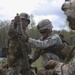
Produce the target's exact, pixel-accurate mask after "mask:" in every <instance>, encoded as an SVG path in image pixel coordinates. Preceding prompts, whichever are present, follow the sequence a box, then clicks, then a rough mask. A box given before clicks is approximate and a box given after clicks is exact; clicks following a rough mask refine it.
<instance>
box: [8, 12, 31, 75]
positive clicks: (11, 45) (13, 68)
mask: <svg viewBox="0 0 75 75" xmlns="http://www.w3.org/2000/svg"><path fill="white" fill-rule="evenodd" d="M28 16H29V15H28V14H27V13H21V14H20V18H22V19H27V20H28V23H30V19H29V18H28ZM23 30H24V29H23ZM23 33H24V34H26V35H27V33H26V30H24V32H23ZM8 35H9V39H8V50H7V63H8V67H9V68H8V73H7V75H21V71H22V66H23V55H22V50H21V44H20V41H19V40H18V39H17V38H18V37H17V29H16V24H15V23H14V20H12V22H11V25H10V28H9V31H8ZM27 36H28V35H27ZM26 44H27V45H28V43H26ZM28 50H30V49H29V47H28ZM28 52H29V51H28Z"/></svg>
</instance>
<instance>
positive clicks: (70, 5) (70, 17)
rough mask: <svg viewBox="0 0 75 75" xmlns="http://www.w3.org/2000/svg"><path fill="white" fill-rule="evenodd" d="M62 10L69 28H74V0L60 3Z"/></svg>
mask: <svg viewBox="0 0 75 75" xmlns="http://www.w3.org/2000/svg"><path fill="white" fill-rule="evenodd" d="M62 11H63V12H64V14H65V15H66V17H67V21H68V23H69V26H70V28H71V29H73V30H75V1H74V0H71V1H66V2H65V3H63V5H62Z"/></svg>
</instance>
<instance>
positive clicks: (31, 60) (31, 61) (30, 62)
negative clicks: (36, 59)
mask: <svg viewBox="0 0 75 75" xmlns="http://www.w3.org/2000/svg"><path fill="white" fill-rule="evenodd" d="M32 63H33V59H32V58H31V57H29V64H30V65H31V64H32Z"/></svg>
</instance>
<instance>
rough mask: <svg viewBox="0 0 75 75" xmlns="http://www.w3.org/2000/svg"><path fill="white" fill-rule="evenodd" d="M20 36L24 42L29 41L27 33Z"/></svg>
mask: <svg viewBox="0 0 75 75" xmlns="http://www.w3.org/2000/svg"><path fill="white" fill-rule="evenodd" d="M19 38H20V40H21V41H22V42H27V41H28V36H27V35H25V34H22V35H20V36H19Z"/></svg>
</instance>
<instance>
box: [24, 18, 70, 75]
mask: <svg viewBox="0 0 75 75" xmlns="http://www.w3.org/2000/svg"><path fill="white" fill-rule="evenodd" d="M52 28H53V26H52V24H51V21H50V20H49V19H43V20H41V21H40V22H39V23H38V25H37V29H38V31H39V32H40V33H41V35H42V36H41V38H40V39H39V40H35V39H32V38H30V37H29V38H26V37H25V40H28V43H30V44H33V45H34V46H35V47H37V49H36V50H35V52H34V55H33V56H32V57H31V58H30V60H29V61H30V63H32V62H34V61H36V60H37V59H38V58H39V56H40V55H42V57H43V61H42V65H43V67H45V65H46V64H47V63H48V61H49V60H51V59H53V60H57V61H63V60H64V59H65V57H66V55H67V54H65V53H66V52H68V51H67V49H69V48H66V49H65V45H64V44H63V43H62V41H61V39H60V37H59V35H58V34H55V33H53V32H52ZM65 50H66V51H65ZM39 72H40V70H39V71H38V73H39ZM39 75H40V74H39Z"/></svg>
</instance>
